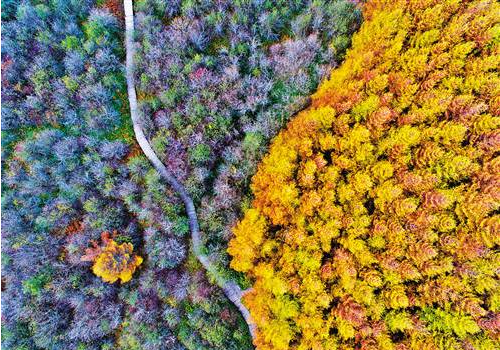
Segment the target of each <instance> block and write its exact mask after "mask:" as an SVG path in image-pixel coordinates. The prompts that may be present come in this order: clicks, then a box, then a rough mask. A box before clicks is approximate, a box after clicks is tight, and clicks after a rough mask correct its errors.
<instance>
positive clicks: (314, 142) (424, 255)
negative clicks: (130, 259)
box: [228, 0, 500, 350]
mask: <svg viewBox="0 0 500 350" xmlns="http://www.w3.org/2000/svg"><path fill="white" fill-rule="evenodd" d="M364 11H365V13H364V15H365V23H364V24H363V25H362V27H361V29H360V31H359V32H358V33H357V34H356V35H355V36H354V37H353V46H352V49H351V50H350V52H349V53H348V55H347V58H346V61H345V62H344V63H343V65H342V66H341V67H340V68H339V69H337V70H335V71H334V72H333V73H332V75H331V77H330V79H329V80H328V81H326V82H324V83H323V84H322V85H321V86H320V88H319V89H318V91H317V93H316V94H315V95H313V100H312V105H311V107H310V108H309V109H307V110H305V111H303V112H301V113H300V114H299V115H298V116H297V117H296V118H295V119H294V120H293V121H291V122H290V123H289V125H288V126H287V129H286V130H284V131H282V132H281V133H280V134H279V135H278V136H277V137H276V139H275V140H274V142H273V144H272V146H271V148H270V151H269V154H268V155H267V156H266V157H265V158H264V160H263V161H262V163H261V165H260V166H259V169H258V172H257V174H256V175H255V176H254V178H253V183H252V191H253V193H254V196H255V200H254V202H253V207H252V208H250V209H248V210H246V211H245V216H244V218H243V219H242V220H241V222H240V223H238V225H237V226H236V227H235V228H234V235H235V237H234V238H233V240H232V241H231V242H230V245H229V248H228V252H229V253H230V254H231V255H232V256H233V260H232V262H231V266H232V267H233V268H234V269H236V270H238V271H243V272H246V273H247V274H248V275H249V276H250V277H251V278H253V279H254V280H255V283H254V288H253V290H252V292H250V293H249V294H247V296H246V298H245V303H246V305H247V306H248V307H249V309H250V312H251V315H252V317H253V318H254V321H255V323H256V324H257V327H258V332H257V333H258V334H257V341H256V345H257V348H258V349H261V350H263V349H297V350H305V349H314V350H320V349H325V350H326V349H328V350H331V349H363V350H368V349H374V350H375V349H382V350H385V349H397V350H406V349H478V350H479V349H493V348H496V347H498V345H499V343H498V340H499V334H500V329H499V328H500V314H499V311H500V293H499V280H498V277H499V276H498V274H499V266H500V256H499V251H498V245H499V243H500V216H499V214H498V211H499V208H500V157H499V151H500V117H499V114H500V78H499V75H498V67H499V66H500V59H499V57H500V56H499V43H500V27H499V24H498V23H499V16H500V5H499V4H498V3H497V2H496V1H494V0H472V1H460V0H441V1H438V0H373V1H371V2H370V1H369V2H368V3H367V4H366V7H365V10H364Z"/></svg>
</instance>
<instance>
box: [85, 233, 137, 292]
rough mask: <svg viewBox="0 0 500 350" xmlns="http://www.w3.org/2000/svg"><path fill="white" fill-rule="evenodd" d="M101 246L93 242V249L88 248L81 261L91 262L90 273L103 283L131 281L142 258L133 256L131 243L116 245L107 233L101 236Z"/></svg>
mask: <svg viewBox="0 0 500 350" xmlns="http://www.w3.org/2000/svg"><path fill="white" fill-rule="evenodd" d="M101 240H102V245H101V246H98V245H97V243H96V242H93V243H94V244H93V245H94V247H93V248H88V249H87V250H86V254H85V255H84V256H83V257H82V258H81V260H82V261H93V262H94V265H93V266H92V272H93V273H94V274H95V275H96V276H99V277H101V278H102V279H103V281H104V282H108V283H114V282H116V281H118V280H120V281H121V283H125V282H128V281H130V280H131V279H132V274H133V273H134V272H135V269H136V268H137V267H138V266H139V265H141V264H142V261H143V259H142V257H140V256H138V255H134V254H133V250H134V246H133V245H132V244H131V243H122V244H118V243H116V242H115V241H114V240H113V239H112V238H110V234H109V233H108V232H103V233H102V234H101Z"/></svg>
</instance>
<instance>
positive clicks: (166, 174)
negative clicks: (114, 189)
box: [123, 0, 255, 338]
mask: <svg viewBox="0 0 500 350" xmlns="http://www.w3.org/2000/svg"><path fill="white" fill-rule="evenodd" d="M123 6H124V8H125V47H126V52H127V58H126V76H127V91H128V100H129V104H130V115H131V118H132V124H133V126H134V133H135V137H136V139H137V142H138V143H139V146H140V147H141V149H142V151H143V152H144V154H145V155H146V157H147V158H148V159H149V161H150V162H151V163H152V164H153V166H154V168H155V169H156V171H158V173H159V174H160V176H161V177H162V178H163V179H164V180H165V181H166V182H167V183H168V184H169V185H170V186H172V188H173V189H174V190H175V191H176V192H177V193H178V194H179V196H180V197H181V199H182V201H183V202H184V206H185V207H186V213H187V216H188V220H189V228H190V230H191V241H192V244H193V252H194V254H195V256H196V258H197V259H198V260H199V261H200V263H201V264H202V265H203V267H204V268H205V270H207V272H208V273H209V274H210V275H211V276H213V277H214V278H215V281H216V283H217V285H218V286H219V287H220V288H221V289H222V290H223V291H224V294H225V295H226V296H227V297H228V298H229V300H231V302H232V303H233V304H234V305H235V306H236V307H237V308H238V309H239V310H240V312H241V314H242V315H243V318H244V319H245V321H246V323H247V324H248V328H249V330H250V334H251V335H252V338H255V324H254V323H253V322H252V319H251V317H250V313H249V312H248V309H247V308H246V307H245V305H243V303H242V302H241V298H242V296H243V293H244V291H242V290H241V288H240V287H239V286H238V285H237V284H236V283H234V282H232V281H227V280H225V279H224V278H223V277H222V276H220V274H219V273H218V272H217V271H216V269H215V267H214V265H213V264H212V262H211V261H210V260H209V259H208V257H207V256H206V255H203V254H202V249H201V248H202V243H201V236H200V227H199V224H198V218H197V216H196V209H195V207H194V203H193V200H192V199H191V197H190V196H189V194H188V193H187V191H186V189H185V188H184V186H182V184H181V183H180V182H179V181H178V180H177V178H176V177H175V176H174V175H173V174H172V173H171V172H170V171H168V169H167V168H166V167H165V165H164V164H163V163H162V162H161V160H160V159H159V158H158V156H157V155H156V153H155V152H154V150H153V148H152V147H151V145H150V144H149V142H148V140H147V139H146V136H145V135H144V132H143V130H142V127H141V124H140V118H139V110H138V108H137V95H136V91H135V76H134V67H135V66H134V55H135V46H134V9H133V5H132V0H124V1H123Z"/></svg>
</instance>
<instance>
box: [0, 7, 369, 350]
mask: <svg viewBox="0 0 500 350" xmlns="http://www.w3.org/2000/svg"><path fill="white" fill-rule="evenodd" d="M134 6H135V11H136V13H137V14H136V19H135V20H136V27H137V37H136V41H137V50H138V51H139V54H138V56H139V57H137V62H139V63H140V66H139V67H138V71H137V80H138V81H139V82H140V83H139V86H138V93H139V98H140V103H141V111H142V114H143V119H144V120H143V124H144V128H145V129H146V131H147V135H148V137H149V138H150V140H151V143H152V144H153V146H154V149H155V151H156V152H157V153H158V154H159V155H160V157H161V158H162V160H163V161H164V162H165V164H166V165H167V166H168V167H169V168H170V169H171V170H172V171H173V172H174V173H175V174H176V176H178V178H179V179H180V180H181V181H182V182H183V183H184V184H185V186H186V187H187V188H188V191H189V192H190V194H191V195H192V196H193V197H194V198H195V201H196V205H197V207H198V210H199V216H200V221H201V224H202V229H203V234H204V239H205V242H204V244H205V247H206V250H207V253H210V254H211V259H213V260H214V261H215V262H217V264H218V265H219V266H220V272H219V273H220V274H224V275H225V276H228V277H229V278H232V279H235V280H237V281H239V282H240V283H242V284H243V285H244V286H245V285H246V286H247V287H248V286H249V281H248V280H245V279H244V278H243V275H238V274H235V273H234V272H231V270H230V269H229V268H228V260H229V259H228V257H227V254H226V253H225V249H226V247H227V241H228V240H229V238H230V235H231V233H230V232H231V231H230V227H231V225H232V224H233V223H234V222H235V221H236V220H237V218H238V215H239V211H240V208H241V205H245V203H246V202H247V201H245V200H244V199H245V198H247V197H248V196H249V189H248V184H249V180H250V176H251V175H252V174H253V173H254V171H255V169H256V164H257V162H258V160H259V159H260V157H261V156H262V155H263V153H264V152H265V149H266V145H267V144H268V142H269V141H270V139H271V138H272V137H273V136H274V135H275V134H276V133H277V131H278V130H279V128H280V127H281V126H282V125H284V123H285V122H286V121H287V120H288V119H289V118H290V117H291V115H292V114H293V113H294V112H296V111H297V110H298V109H300V108H301V106H303V105H304V104H305V101H307V96H308V95H309V94H310V93H312V92H313V91H314V90H315V88H316V86H317V84H318V83H319V81H320V80H321V79H322V78H323V77H325V75H326V74H327V73H328V72H329V70H330V69H332V68H333V67H335V66H337V65H338V63H339V62H340V61H341V60H342V58H343V56H344V53H345V50H346V49H347V47H348V46H349V45H350V37H351V35H352V33H353V32H354V31H355V30H356V29H357V28H358V27H359V24H360V22H361V12H360V10H359V8H358V7H357V5H355V4H354V3H352V2H350V1H346V0H342V1H236V2H235V1H226V2H224V1H161V0H160V1H158V0H156V1H152V0H151V1H135V2H134ZM2 22H3V26H2V38H3V45H2V102H3V104H2V272H3V274H2V347H4V348H5V349H16V350H31V349H37V350H38V349H79V350H84V349H158V350H159V349H166V348H167V349H197V350H198V349H238V350H239V349H251V348H253V347H252V345H251V338H250V336H249V334H248V329H247V325H246V324H245V323H244V322H243V320H242V318H241V315H240V314H239V312H238V311H237V310H236V308H234V306H233V305H232V304H231V303H230V302H229V300H227V299H226V298H225V297H224V295H223V293H222V292H221V291H220V290H219V289H218V288H217V287H216V286H215V285H214V284H213V283H212V282H211V277H210V276H207V275H206V273H205V271H204V270H203V269H202V268H201V266H200V264H199V263H198V262H197V261H196V259H195V258H194V256H193V254H192V253H191V252H190V250H189V247H190V241H189V227H188V222H187V218H186V217H185V214H184V208H183V206H182V203H181V202H180V200H179V199H178V198H177V196H176V194H175V193H174V192H172V191H171V189H170V188H169V187H168V186H166V185H165V183H163V182H162V181H161V180H160V178H159V176H158V174H157V173H156V172H155V170H154V169H153V168H152V167H151V166H150V165H149V163H148V161H147V159H146V158H145V157H144V156H143V155H142V154H141V152H140V149H139V148H138V146H137V145H136V143H135V141H134V134H133V131H132V127H131V122H130V115H129V112H128V102H127V98H126V84H125V78H124V46H123V39H124V37H123V31H124V28H123V10H122V7H121V2H120V1H115V0H106V1H90V0H85V1H80V0H78V1H77V0H70V1H66V0H64V1H63V0H47V1H43V0H32V1H26V0H23V1H3V2H2Z"/></svg>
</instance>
